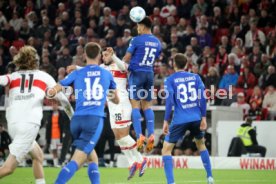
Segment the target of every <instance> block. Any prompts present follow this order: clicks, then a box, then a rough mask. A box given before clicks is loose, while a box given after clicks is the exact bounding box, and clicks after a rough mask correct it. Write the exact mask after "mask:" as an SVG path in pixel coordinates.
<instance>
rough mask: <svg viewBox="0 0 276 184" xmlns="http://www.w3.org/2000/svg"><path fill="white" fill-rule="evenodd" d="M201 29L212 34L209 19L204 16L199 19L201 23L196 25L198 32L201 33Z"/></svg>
mask: <svg viewBox="0 0 276 184" xmlns="http://www.w3.org/2000/svg"><path fill="white" fill-rule="evenodd" d="M201 28H205V29H206V32H208V33H210V34H212V26H211V24H210V23H209V22H208V18H207V16H206V15H202V16H201V17H200V19H199V21H198V22H197V25H196V32H197V33H199V31H200V29H201Z"/></svg>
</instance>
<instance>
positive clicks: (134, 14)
mask: <svg viewBox="0 0 276 184" xmlns="http://www.w3.org/2000/svg"><path fill="white" fill-rule="evenodd" d="M129 17H130V19H131V20H132V21H133V22H135V23H139V22H141V21H142V20H143V19H144V18H145V17H146V12H145V10H144V9H143V8H142V7H140V6H135V7H133V8H131V10H130V12H129Z"/></svg>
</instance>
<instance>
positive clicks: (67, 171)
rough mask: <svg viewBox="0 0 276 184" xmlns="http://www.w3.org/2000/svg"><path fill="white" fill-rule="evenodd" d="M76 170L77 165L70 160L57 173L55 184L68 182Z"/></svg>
mask: <svg viewBox="0 0 276 184" xmlns="http://www.w3.org/2000/svg"><path fill="white" fill-rule="evenodd" d="M77 170H78V164H77V162H75V161H74V160H71V161H70V162H69V163H68V164H67V165H66V166H64V167H63V168H62V170H61V171H60V172H59V175H58V178H57V180H56V182H55V184H65V183H66V182H67V181H69V180H70V179H71V178H72V176H73V175H74V174H75V172H76V171H77Z"/></svg>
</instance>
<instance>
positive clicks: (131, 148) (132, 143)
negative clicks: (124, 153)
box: [122, 135, 143, 163]
mask: <svg viewBox="0 0 276 184" xmlns="http://www.w3.org/2000/svg"><path fill="white" fill-rule="evenodd" d="M122 139H124V141H125V142H126V144H127V146H128V147H129V151H130V152H131V153H132V155H133V156H134V158H135V161H136V162H138V163H142V162H143V157H142V155H141V153H140V152H139V151H138V150H137V146H136V142H135V140H134V139H133V138H132V137H131V136H130V135H128V136H125V137H123V138H122Z"/></svg>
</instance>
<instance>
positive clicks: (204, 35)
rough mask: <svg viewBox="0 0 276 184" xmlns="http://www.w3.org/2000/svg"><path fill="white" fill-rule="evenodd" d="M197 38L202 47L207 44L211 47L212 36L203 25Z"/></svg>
mask: <svg viewBox="0 0 276 184" xmlns="http://www.w3.org/2000/svg"><path fill="white" fill-rule="evenodd" d="M197 40H198V43H199V45H200V47H201V48H202V49H203V48H204V47H205V46H209V47H211V44H212V37H211V36H210V34H209V33H208V32H207V29H206V28H205V27H201V28H200V30H199V31H198V34H197Z"/></svg>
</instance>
